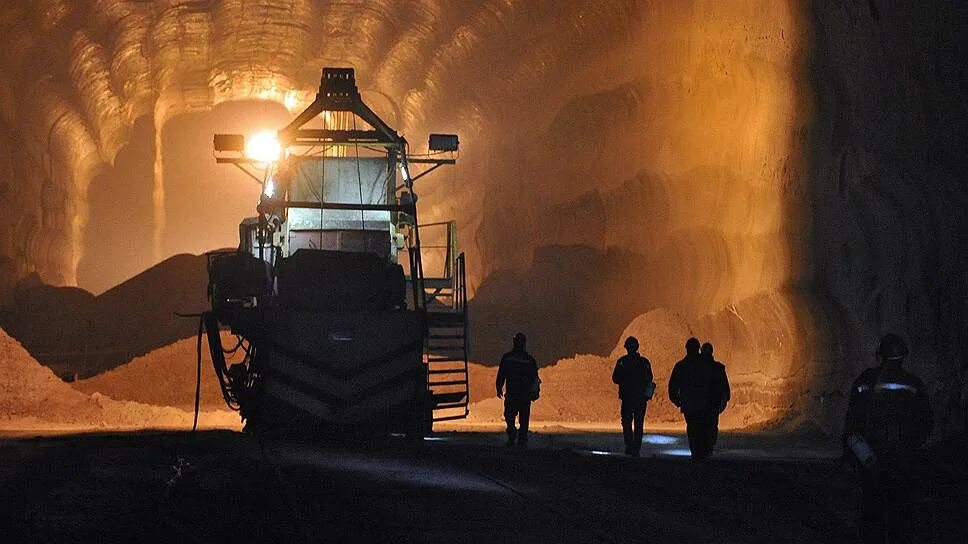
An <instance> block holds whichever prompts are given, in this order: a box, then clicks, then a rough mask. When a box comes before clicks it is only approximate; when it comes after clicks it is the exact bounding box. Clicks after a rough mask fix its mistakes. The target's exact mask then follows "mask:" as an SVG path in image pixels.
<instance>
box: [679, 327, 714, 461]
mask: <svg viewBox="0 0 968 544" xmlns="http://www.w3.org/2000/svg"><path fill="white" fill-rule="evenodd" d="M700 348H701V346H700V344H699V340H697V339H696V338H690V339H689V340H687V341H686V356H685V357H683V359H682V360H681V361H679V362H678V363H676V365H675V366H674V367H673V368H672V376H671V377H670V378H669V400H671V401H672V403H673V404H675V405H676V406H678V407H679V410H680V411H682V415H683V416H684V417H685V419H686V435H687V436H688V437H689V451H690V453H691V454H692V459H693V460H694V461H705V460H706V459H708V458H709V456H710V455H711V454H712V451H713V436H714V433H713V426H714V425H715V423H716V421H717V418H718V415H719V408H720V402H718V401H716V400H714V399H721V398H722V397H723V396H724V392H723V391H722V389H721V387H722V385H721V383H720V382H719V381H718V380H717V371H716V366H715V364H714V361H713V360H712V357H702V356H701V353H700Z"/></svg>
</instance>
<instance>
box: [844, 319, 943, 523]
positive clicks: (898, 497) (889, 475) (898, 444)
mask: <svg viewBox="0 0 968 544" xmlns="http://www.w3.org/2000/svg"><path fill="white" fill-rule="evenodd" d="M907 355H908V348H907V344H906V343H905V342H904V340H902V339H901V337H899V336H897V335H896V334H887V335H885V336H884V337H883V338H882V339H881V342H880V346H879V347H878V348H877V358H878V360H879V362H880V366H877V367H873V368H868V369H867V370H865V371H864V372H862V373H861V374H860V376H859V377H858V378H857V380H855V381H854V384H853V385H852V386H851V389H850V401H849V402H848V405H847V416H846V421H845V423H844V435H843V441H844V457H845V458H846V459H848V460H851V459H853V460H854V461H855V463H854V465H855V466H856V465H859V466H860V467H861V468H860V470H861V481H862V483H863V492H864V514H863V515H864V519H863V538H864V542H885V540H886V541H887V542H911V541H912V537H913V535H912V532H911V506H912V500H911V494H912V488H913V487H914V484H915V482H916V479H915V478H914V476H913V464H914V460H915V457H916V453H917V450H918V448H919V447H920V446H921V445H922V444H924V442H925V441H926V440H927V438H928V435H929V434H930V433H931V427H932V425H933V417H932V414H931V405H930V403H929V401H928V395H927V393H926V392H925V389H924V384H923V383H922V382H921V380H920V379H918V377H917V376H915V375H914V374H911V373H910V372H907V371H906V370H904V369H903V368H901V364H902V363H903V362H904V358H905V357H907Z"/></svg>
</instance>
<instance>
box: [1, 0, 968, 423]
mask: <svg viewBox="0 0 968 544" xmlns="http://www.w3.org/2000/svg"><path fill="white" fill-rule="evenodd" d="M966 20H968V14H966V9H965V7H964V6H963V5H962V3H958V2H933V3H930V4H924V3H920V2H918V3H909V4H904V5H900V6H899V5H896V4H894V3H891V4H888V3H884V2H880V1H879V0H870V1H868V2H846V3H833V2H817V3H809V2H808V3H801V2H773V1H768V0H760V1H757V0H749V1H744V2H718V1H712V0H709V1H699V0H696V1H690V2H667V1H648V0H642V1H637V2H636V1H630V2H591V1H589V2H585V1H574V2H556V1H551V0H544V1H520V2H518V1H506V0H493V1H487V0H485V1H480V2H478V1H474V2H470V1H468V2H460V1H457V2H438V1H436V0H410V1H407V0H401V1H396V2H390V1H385V2H383V1H368V2H357V1H338V0H333V1H309V0H259V1H255V0H252V1H245V0H224V1H206V2H188V1H172V2H162V1H157V2H119V1H95V0H89V1H83V2H69V1H66V0H44V1H39V2H37V1H27V0H12V1H8V2H6V3H4V5H3V7H2V8H0V32H2V35H3V36H4V38H3V39H4V47H3V48H2V53H0V67H2V69H3V73H4V76H5V77H4V78H2V79H0V149H2V151H0V174H2V175H0V196H3V199H4V202H5V203H7V204H8V206H7V210H8V212H7V213H5V214H4V218H3V219H2V221H3V225H4V227H3V231H2V232H3V235H2V236H0V288H2V287H9V286H10V285H12V284H13V283H14V282H15V281H16V280H18V279H20V278H22V277H24V276H26V275H27V274H29V273H31V272H37V273H39V275H40V277H41V278H42V279H43V280H45V281H47V282H50V283H54V284H73V283H75V282H77V281H79V282H80V285H81V286H82V287H87V288H90V289H92V290H94V291H95V292H97V291H101V290H104V289H106V288H108V287H110V286H111V285H114V284H116V283H119V282H120V281H121V280H123V279H125V278H127V277H129V276H130V275H132V274H134V273H136V272H137V271H139V270H141V269H144V268H146V267H147V266H149V265H151V264H152V263H154V262H158V261H160V260H161V259H162V258H164V257H168V256H170V255H173V254H175V253H178V252H185V251H190V252H199V251H203V250H205V249H210V248H215V247H222V246H229V245H233V244H234V240H235V230H234V229H235V225H236V224H237V221H238V218H239V217H240V216H243V215H248V214H251V206H252V204H253V202H254V197H255V190H256V189H255V187H254V185H253V184H251V182H249V181H247V179H246V178H245V177H244V176H242V175H241V174H237V173H234V172H231V171H226V169H224V168H223V169H216V168H215V167H214V165H212V161H211V154H210V152H211V150H210V148H209V147H208V143H207V142H208V138H209V137H210V134H211V133H212V132H214V131H215V130H224V131H232V130H243V129H246V128H247V127H249V126H253V125H254V124H256V122H257V121H256V119H259V118H260V117H261V118H262V119H263V122H265V119H266V118H270V119H272V121H271V122H270V123H269V125H273V124H277V123H279V122H280V120H282V119H285V118H286V116H287V115H288V113H287V111H286V109H284V108H283V107H282V105H284V106H285V107H286V108H288V109H289V110H294V109H298V108H299V107H301V106H302V105H304V104H306V103H307V101H308V100H309V99H311V97H312V95H313V92H314V90H315V87H316V85H317V82H318V76H319V70H320V68H321V67H322V66H329V65H351V66H354V67H355V68H356V69H357V74H358V78H359V83H360V87H361V89H362V90H363V92H364V96H365V98H366V99H367V100H368V101H370V102H372V103H373V104H374V106H375V108H376V109H377V111H378V112H379V113H380V114H381V115H383V116H385V118H386V119H387V120H388V121H390V123H391V124H393V125H394V126H396V127H397V128H399V129H400V130H401V131H402V132H403V133H404V134H405V135H407V136H408V138H409V139H410V141H411V143H412V144H414V146H415V148H417V149H419V148H420V147H421V145H422V142H423V138H424V137H425V135H426V133H427V132H429V131H431V130H434V131H454V132H458V133H460V135H461V142H462V146H463V149H464V151H463V153H462V156H461V165H460V166H459V167H458V168H457V169H456V170H454V171H452V173H445V174H440V175H437V176H435V177H433V176H432V177H428V179H426V180H422V181H421V182H420V183H421V185H422V187H421V188H420V193H421V204H422V206H423V207H422V214H423V217H424V218H425V219H427V220H430V219H442V218H447V217H456V218H457V219H458V220H459V221H460V224H461V233H462V238H463V242H464V246H465V248H466V250H467V251H468V258H469V268H470V271H471V274H472V276H473V277H472V285H473V287H474V288H475V291H476V298H475V301H474V310H475V314H474V315H475V321H474V324H475V333H476V334H475V342H474V347H475V348H476V350H477V353H476V358H477V359H479V360H482V361H486V362H493V361H494V358H495V357H496V356H497V355H498V354H499V353H500V351H501V350H502V349H503V347H504V343H505V342H506V339H507V338H508V337H509V336H510V334H512V333H513V332H514V331H515V330H517V329H524V330H526V331H527V332H529V333H531V336H532V342H533V344H534V348H535V351H536V353H538V355H539V358H541V359H542V360H543V361H545V362H552V361H554V360H557V359H559V358H564V357H570V356H572V355H573V354H575V353H587V352H596V353H599V354H602V355H605V354H607V353H608V352H609V351H610V350H611V348H612V347H613V346H614V345H615V343H616V339H617V338H618V336H619V335H620V334H621V333H622V331H623V330H624V329H625V328H626V327H627V326H628V325H629V323H632V322H634V320H635V318H636V316H639V315H641V314H644V313H646V312H647V311H649V310H653V309H665V310H666V311H669V312H673V313H675V314H676V315H680V316H681V317H682V319H683V320H684V322H685V323H687V324H688V326H689V328H690V330H691V331H693V333H694V334H696V335H698V336H700V337H702V338H703V339H704V340H706V339H708V340H711V341H713V342H714V343H715V344H716V345H717V346H718V347H719V349H718V352H717V353H718V354H719V355H720V356H721V357H722V358H723V360H725V361H727V363H729V364H730V365H732V366H734V367H735V372H734V376H735V380H734V381H736V383H737V384H745V385H742V388H743V389H742V390H743V391H746V393H743V395H744V398H746V399H748V400H747V401H744V406H746V407H747V408H740V407H737V408H736V409H737V410H746V415H742V416H740V418H741V419H742V420H744V421H749V422H751V423H753V422H756V421H765V420H776V419H780V418H793V419H802V418H805V419H807V420H812V421H815V422H817V423H818V424H820V425H821V426H823V427H825V428H828V429H833V428H834V427H835V426H836V423H835V422H836V420H837V419H839V417H841V414H842V410H843V394H842V391H843V390H844V389H845V387H846V384H848V383H849V381H850V379H851V377H852V376H853V375H854V374H856V373H857V372H859V370H860V369H861V368H863V367H864V366H866V365H868V364H870V362H871V347H872V344H873V342H874V340H875V339H876V337H877V336H878V335H880V334H882V333H883V332H886V331H887V330H896V331H898V332H901V333H903V334H905V335H906V336H908V337H909V338H910V339H911V341H912V345H913V348H914V357H913V361H912V363H911V364H912V365H913V366H914V367H915V368H916V369H917V370H918V371H919V372H920V373H922V374H923V375H924V377H925V378H927V379H928V382H929V383H930V384H931V385H930V387H931V389H932V391H931V393H932V395H933V398H934V399H935V406H936V409H937V410H938V411H939V412H940V413H941V414H942V418H941V419H942V421H943V422H944V425H946V426H948V427H950V428H951V429H957V428H959V427H960V428H963V427H964V425H965V419H966V417H968V416H966V409H965V403H966V392H965V391H963V389H964V388H965V384H966V377H965V376H966V373H968V369H966V356H965V350H964V348H963V347H962V346H964V345H965V344H966V342H968V337H966V336H968V333H966V331H968V303H966V299H968V280H966V274H965V270H966V269H968V262H966V259H968V257H966V255H968V254H966V253H965V251H964V250H963V249H962V248H963V247H966V246H968V243H966V242H968V240H966V237H968V234H966V233H968V225H966V219H965V214H963V213H960V211H959V210H962V209H964V207H965V205H966V204H968V197H966V193H968V190H966V185H965V181H964V172H965V171H966V164H965V162H966V159H965V154H964V145H963V141H964V139H965V138H964V135H965V134H966V133H968V130H966V129H968V127H966V126H965V125H966V122H968V121H966V119H968V115H966V111H965V110H966V107H968V106H966V104H968V100H966V88H968V85H966V81H965V77H966V76H965V71H964V68H963V59H964V58H965V57H966V56H968V55H966V49H968V48H966V32H965V28H968V24H966ZM640 334H641V335H648V334H649V331H648V330H647V329H646V330H642V331H641V333H640ZM659 340H661V341H662V342H665V343H668V344H669V345H673V346H679V345H681V343H682V340H683V339H682V338H662V339H659ZM747 416H748V417H747Z"/></svg>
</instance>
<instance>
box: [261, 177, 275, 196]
mask: <svg viewBox="0 0 968 544" xmlns="http://www.w3.org/2000/svg"><path fill="white" fill-rule="evenodd" d="M275 192H276V180H274V179H272V178H269V179H267V180H266V183H265V185H264V186H263V188H262V194H264V195H266V197H268V198H272V197H273V196H274V195H275Z"/></svg>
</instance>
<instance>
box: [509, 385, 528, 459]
mask: <svg viewBox="0 0 968 544" xmlns="http://www.w3.org/2000/svg"><path fill="white" fill-rule="evenodd" d="M515 419H517V420H518V424H519V428H518V429H517V430H515V428H514V420H515ZM530 419H531V399H530V398H528V397H512V396H510V395H505V397H504V421H505V423H507V426H508V429H507V433H508V443H509V444H510V443H511V442H514V439H515V437H517V441H518V445H519V446H524V445H525V444H527V443H528V421H529V420H530Z"/></svg>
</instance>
